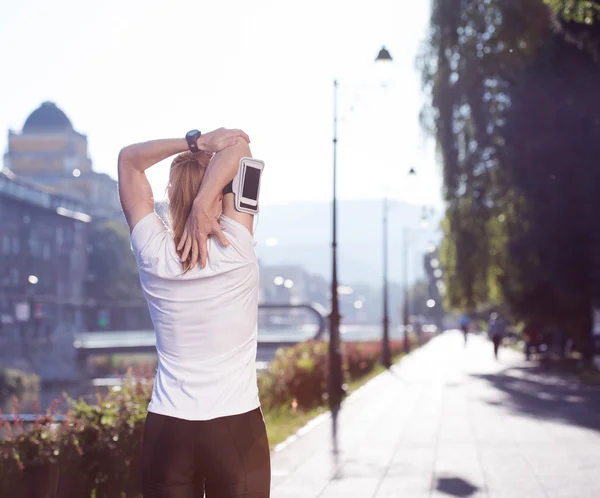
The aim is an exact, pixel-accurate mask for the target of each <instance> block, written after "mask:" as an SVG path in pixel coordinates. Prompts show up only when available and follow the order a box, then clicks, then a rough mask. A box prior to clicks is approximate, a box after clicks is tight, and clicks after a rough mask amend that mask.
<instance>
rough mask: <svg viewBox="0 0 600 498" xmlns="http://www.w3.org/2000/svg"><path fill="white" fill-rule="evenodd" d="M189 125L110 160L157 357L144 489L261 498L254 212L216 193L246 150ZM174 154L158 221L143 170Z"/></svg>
mask: <svg viewBox="0 0 600 498" xmlns="http://www.w3.org/2000/svg"><path fill="white" fill-rule="evenodd" d="M194 132H195V133H192V132H190V133H192V135H190V134H188V135H187V136H186V139H165V140H153V141H150V142H145V143H140V144H134V145H129V146H127V147H125V148H124V149H123V150H122V151H121V153H120V155H119V195H120V198H121V205H122V207H123V211H124V213H125V217H126V218H127V223H128V224H129V228H130V230H131V246H132V249H133V252H134V254H135V258H136V260H137V264H138V267H139V271H140V281H141V284H142V289H143V291H144V295H145V297H146V301H147V302H148V308H149V310H150V316H151V318H152V322H153V324H154V329H155V333H156V349H157V353H158V369H157V373H156V378H155V379H154V388H153V392H152V399H151V401H150V405H149V406H148V415H147V418H146V425H145V429H144V436H143V443H142V454H141V473H142V490H143V496H144V498H158V497H160V498H182V497H190V498H191V497H202V496H204V492H206V497H207V498H221V497H232V498H234V497H250V496H254V497H268V496H269V494H270V491H269V490H270V479H271V476H270V474H271V469H270V456H269V444H268V441H267V434H266V430H265V424H264V420H263V416H262V412H261V409H260V403H259V399H258V387H257V379H256V364H255V362H256V348H257V314H258V262H257V259H256V255H255V252H254V246H255V242H254V236H253V216H252V215H250V214H246V213H241V212H238V211H237V210H236V209H235V207H234V199H233V197H234V196H233V194H231V195H223V194H222V191H223V188H224V187H225V186H226V185H227V184H228V183H229V182H230V181H231V180H232V179H233V178H234V176H235V175H236V174H237V172H238V165H239V162H240V159H241V158H242V157H249V156H250V148H249V146H248V143H249V139H248V136H247V135H246V134H245V133H243V132H241V131H239V130H225V129H219V130H216V131H212V132H210V133H206V134H202V135H200V133H198V132H196V131H195V130H194ZM190 136H192V137H193V141H192V142H190ZM175 154H178V155H177V156H176V157H175V159H174V160H173V162H172V163H171V167H170V170H169V187H168V197H169V215H170V224H169V225H170V226H169V227H167V226H165V224H164V223H163V222H162V220H161V219H160V218H159V217H158V215H157V214H156V213H155V211H154V199H153V197H152V189H151V188H150V184H149V183H148V179H147V178H146V173H145V171H146V170H147V169H148V168H150V167H151V166H153V165H155V164H156V163H158V162H160V161H162V160H164V159H167V158H168V157H170V156H173V155H175ZM213 154H214V155H213ZM209 235H211V238H209V239H207V237H208V236H209ZM198 239H199V240H198ZM199 258H200V261H201V265H200V266H197V265H196V263H197V262H198V259H199Z"/></svg>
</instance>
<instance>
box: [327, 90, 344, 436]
mask: <svg viewBox="0 0 600 498" xmlns="http://www.w3.org/2000/svg"><path fill="white" fill-rule="evenodd" d="M337 98H338V82H337V80H334V82H333V199H332V217H333V220H332V222H333V223H332V232H333V233H332V242H331V256H332V262H331V263H332V264H331V314H330V315H329V385H328V388H329V389H328V390H329V408H330V409H331V412H332V413H333V415H334V424H335V417H336V415H337V413H338V411H339V409H340V405H341V403H342V391H343V388H342V383H343V379H342V353H341V348H340V306H339V300H338V292H337V289H338V277H337V123H338V106H337ZM335 432H336V429H335V425H334V441H335V438H336V434H335Z"/></svg>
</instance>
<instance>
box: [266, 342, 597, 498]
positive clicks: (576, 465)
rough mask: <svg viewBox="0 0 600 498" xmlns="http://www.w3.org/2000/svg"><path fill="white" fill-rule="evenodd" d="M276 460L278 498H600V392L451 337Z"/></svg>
mask: <svg viewBox="0 0 600 498" xmlns="http://www.w3.org/2000/svg"><path fill="white" fill-rule="evenodd" d="M331 422H332V421H331V417H329V416H328V415H326V416H323V417H321V418H320V420H318V421H317V422H316V423H314V424H313V427H312V428H308V429H307V430H305V431H301V432H302V433H301V434H299V437H298V438H297V439H296V440H295V441H293V442H291V443H290V444H287V445H284V447H283V448H282V449H279V450H278V451H277V450H276V451H275V452H274V453H273V455H272V468H273V477H272V496H273V498H296V497H297V498H316V497H319V498H336V497H361V498H363V497H364V498H367V497H375V498H386V497H388V498H389V497H402V498H413V497H414V498H421V497H428V498H441V497H448V496H461V497H477V498H479V497H490V498H538V497H547V498H550V497H572V498H588V497H589V498H592V497H595V498H597V497H600V389H596V388H591V387H586V386H580V385H579V384H578V383H577V382H575V381H574V380H568V379H565V378H563V377H558V376H553V375H551V374H546V373H544V372H539V371H538V370H537V368H536V367H533V366H531V365H529V364H527V363H524V362H523V361H522V355H519V354H518V353H516V352H514V351H511V350H508V349H503V350H501V351H500V358H499V361H496V360H494V358H493V351H492V345H491V343H490V342H488V341H487V340H486V339H484V338H481V337H470V339H469V344H468V346H467V347H466V348H465V347H464V346H463V339H462V335H461V334H460V333H458V332H446V333H445V334H442V335H441V336H439V337H437V338H435V339H434V340H432V341H431V342H430V343H429V344H427V345H426V346H424V347H423V348H421V349H419V350H417V351H415V352H414V353H413V354H411V355H410V356H408V357H406V358H405V359H404V360H403V361H402V362H401V363H400V364H399V365H395V366H394V367H393V369H392V370H391V371H390V372H386V373H384V374H382V375H380V376H379V377H377V378H375V379H374V380H373V381H371V382H370V383H368V384H367V385H366V386H365V387H363V388H362V389H360V390H359V391H357V392H356V393H355V394H354V395H352V396H351V397H350V398H348V400H346V402H345V403H344V405H343V407H342V410H341V414H340V417H339V429H338V449H339V451H338V454H337V456H336V455H335V454H334V453H333V451H332V447H333V446H332V437H331V425H332V424H331Z"/></svg>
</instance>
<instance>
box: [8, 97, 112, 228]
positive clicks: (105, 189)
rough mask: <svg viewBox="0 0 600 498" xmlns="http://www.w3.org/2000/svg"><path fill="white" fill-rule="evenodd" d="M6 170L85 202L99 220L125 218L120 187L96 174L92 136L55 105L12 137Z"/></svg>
mask: <svg viewBox="0 0 600 498" xmlns="http://www.w3.org/2000/svg"><path fill="white" fill-rule="evenodd" d="M4 166H5V167H6V168H8V169H10V170H11V171H13V172H14V173H15V174H16V175H18V176H20V177H21V178H24V179H26V180H30V181H33V182H35V183H39V184H41V185H44V186H46V187H48V188H50V189H52V191H53V192H56V193H63V194H67V195H70V196H73V195H75V196H77V197H79V198H80V199H81V200H82V202H84V203H85V207H86V212H87V213H89V214H90V215H92V216H93V217H94V218H95V219H103V218H105V219H122V215H121V206H120V204H119V197H118V192H117V182H116V181H115V180H113V179H112V178H111V177H110V176H108V175H106V174H104V173H97V172H96V171H94V169H93V167H92V161H91V159H90V158H89V156H88V142H87V137H86V136H85V135H83V134H81V133H79V132H77V131H75V129H74V128H73V125H72V124H71V121H70V120H69V118H68V117H67V115H66V114H65V113H64V112H63V111H61V110H60V109H59V108H58V107H57V106H56V105H55V104H54V103H52V102H44V103H43V104H42V105H41V106H40V107H39V108H37V109H36V110H34V111H33V112H32V113H31V114H30V115H29V117H28V118H27V119H26V120H25V124H24V125H23V129H22V131H21V133H18V132H14V131H9V132H8V150H7V152H6V154H5V155H4Z"/></svg>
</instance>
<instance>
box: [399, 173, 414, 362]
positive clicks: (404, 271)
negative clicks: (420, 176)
mask: <svg viewBox="0 0 600 498" xmlns="http://www.w3.org/2000/svg"><path fill="white" fill-rule="evenodd" d="M416 175H417V172H416V171H415V168H410V169H409V170H408V177H409V178H414V177H416ZM402 246H403V247H402V260H403V264H402V280H403V284H404V285H403V289H404V304H403V307H402V310H403V312H402V325H403V326H404V352H405V353H408V352H409V351H410V340H409V338H408V322H409V316H408V229H407V227H404V228H403V230H402Z"/></svg>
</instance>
